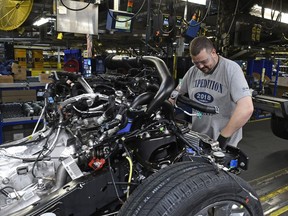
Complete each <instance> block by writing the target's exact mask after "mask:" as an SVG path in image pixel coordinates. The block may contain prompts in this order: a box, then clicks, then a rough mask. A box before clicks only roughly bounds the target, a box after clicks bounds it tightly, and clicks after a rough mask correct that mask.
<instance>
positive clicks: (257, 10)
mask: <svg viewBox="0 0 288 216" xmlns="http://www.w3.org/2000/svg"><path fill="white" fill-rule="evenodd" d="M261 10H262V7H261V6H259V5H258V4H255V5H254V6H253V7H252V10H251V12H250V14H251V15H253V16H257V17H262V14H261ZM273 13H274V16H273V20H274V21H275V20H276V19H277V17H278V15H279V13H280V12H279V11H277V10H273V11H272V10H271V9H270V8H264V18H265V19H269V20H272V15H271V14H273ZM280 22H282V23H287V24H288V14H287V13H283V12H282V14H281V20H280Z"/></svg>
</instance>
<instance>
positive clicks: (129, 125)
mask: <svg viewBox="0 0 288 216" xmlns="http://www.w3.org/2000/svg"><path fill="white" fill-rule="evenodd" d="M131 126H132V121H131V120H128V123H127V124H126V126H125V128H122V129H121V130H119V131H118V132H117V134H122V133H128V132H130V130H131Z"/></svg>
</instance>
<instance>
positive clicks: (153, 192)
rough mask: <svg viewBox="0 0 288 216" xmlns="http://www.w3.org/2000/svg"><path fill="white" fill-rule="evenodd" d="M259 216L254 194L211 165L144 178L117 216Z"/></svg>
mask: <svg viewBox="0 0 288 216" xmlns="http://www.w3.org/2000/svg"><path fill="white" fill-rule="evenodd" d="M130 215H133V216H137V215H138V216H148V215H149V216H158V215H167V216H189V215H190V216H197V215H198V216H200V215H201V216H210V215H214V216H227V215H230V216H235V215H239V216H240V215H241V216H261V215H263V210H262V207H261V203H260V201H259V199H258V197H257V195H256V193H255V192H254V190H253V189H252V188H251V187H250V186H249V185H248V184H247V183H246V182H245V181H244V180H242V179H241V178H239V177H238V176H236V175H234V174H231V173H228V172H225V171H222V170H217V168H216V167H214V166H213V165H211V164H208V163H201V162H179V163H176V164H173V165H171V166H168V167H166V168H164V169H162V170H160V171H159V172H157V173H155V174H153V175H151V176H150V177H148V178H147V179H146V180H145V181H144V182H143V184H141V185H140V186H138V187H137V189H136V190H135V191H134V192H133V193H132V195H131V196H130V197H129V198H128V200H127V202H125V204H124V205H123V206H122V208H121V209H120V211H119V214H118V216H130Z"/></svg>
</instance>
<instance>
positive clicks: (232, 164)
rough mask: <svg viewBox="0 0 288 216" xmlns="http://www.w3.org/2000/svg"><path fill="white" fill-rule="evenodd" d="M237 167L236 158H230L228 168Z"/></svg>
mask: <svg viewBox="0 0 288 216" xmlns="http://www.w3.org/2000/svg"><path fill="white" fill-rule="evenodd" d="M236 167H238V160H231V161H230V168H236Z"/></svg>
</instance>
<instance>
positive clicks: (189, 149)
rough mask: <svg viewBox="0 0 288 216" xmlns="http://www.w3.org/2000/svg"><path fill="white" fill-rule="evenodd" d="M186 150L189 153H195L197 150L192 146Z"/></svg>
mask: <svg viewBox="0 0 288 216" xmlns="http://www.w3.org/2000/svg"><path fill="white" fill-rule="evenodd" d="M186 152H187V153H188V154H194V153H195V151H194V150H193V149H192V148H186Z"/></svg>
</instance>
